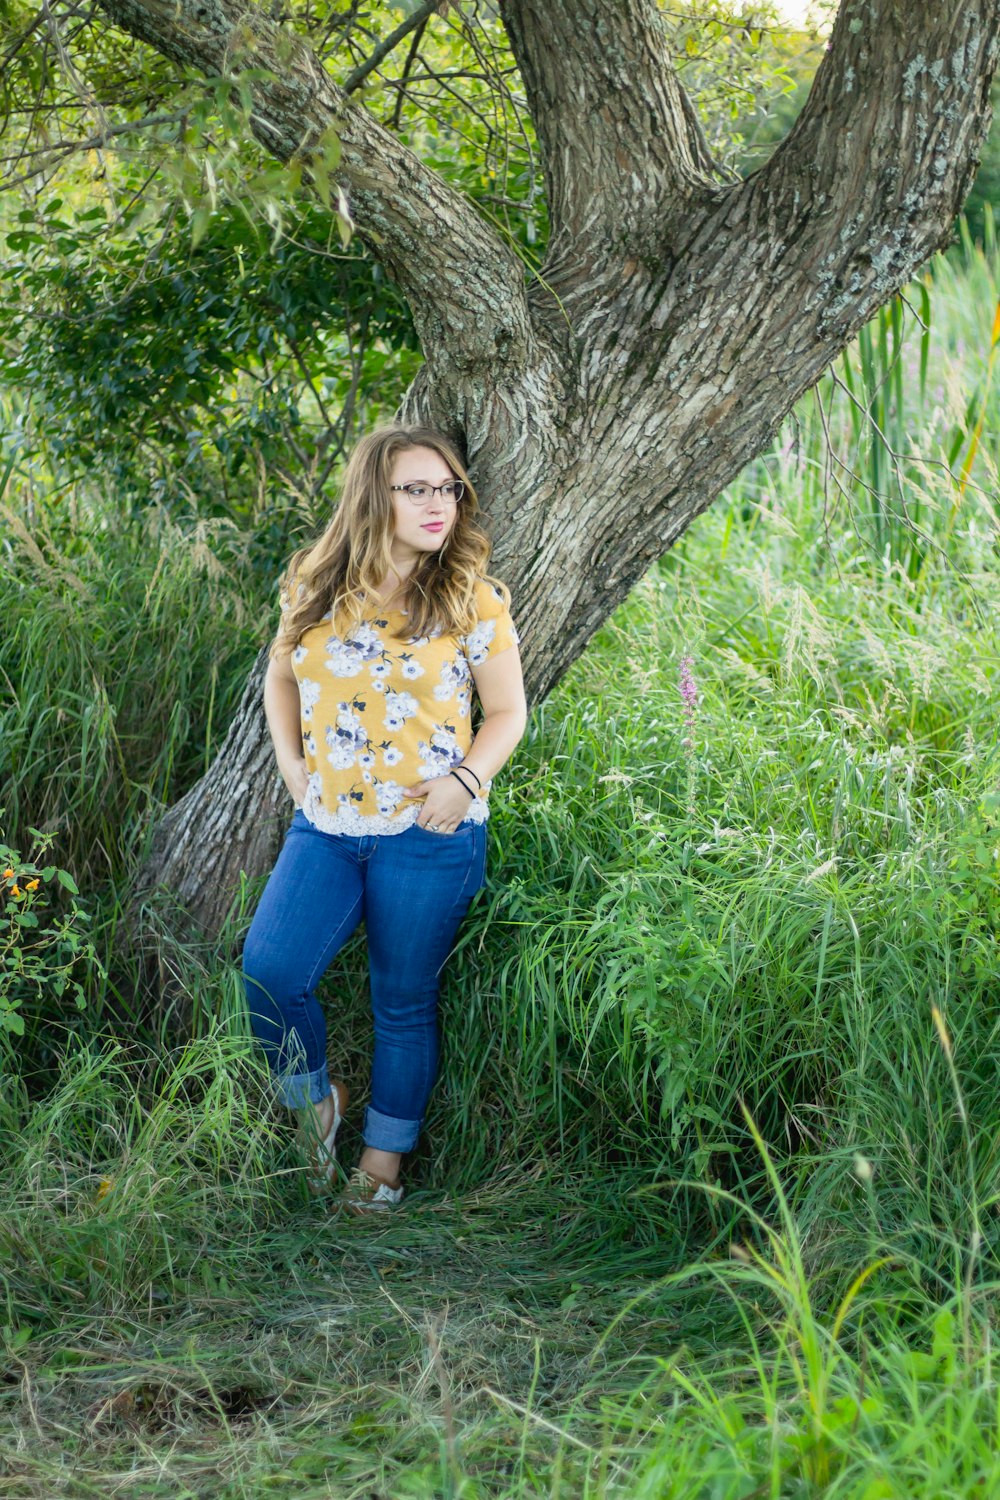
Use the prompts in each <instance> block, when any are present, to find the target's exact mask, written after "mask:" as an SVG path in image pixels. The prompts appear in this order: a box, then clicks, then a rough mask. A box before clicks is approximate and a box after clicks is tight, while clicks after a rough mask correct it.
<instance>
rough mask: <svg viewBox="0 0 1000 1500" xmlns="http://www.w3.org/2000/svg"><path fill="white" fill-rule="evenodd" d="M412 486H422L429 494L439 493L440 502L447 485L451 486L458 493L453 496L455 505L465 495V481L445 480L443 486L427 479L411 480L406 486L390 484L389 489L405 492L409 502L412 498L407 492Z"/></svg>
mask: <svg viewBox="0 0 1000 1500" xmlns="http://www.w3.org/2000/svg"><path fill="white" fill-rule="evenodd" d="M412 485H423V487H424V489H428V490H430V491H431V494H436V493H437V492H438V491H440V493H441V499H442V500H444V498H445V496H444V492H445V490H446V489H447V488H448V486H449V485H451V486H452V487H453V488H454V489H456V490H457V491H458V493H457V494H456V496H455V504H456V505H457V504H458V502H459V501H460V500H461V498H462V496H463V495H464V494H465V480H464V479H446V480H445V482H444V484H431V482H430V481H429V480H427V479H411V480H409V481H408V482H407V483H406V484H390V486H389V488H390V489H391V490H405V491H406V498H407V499H408V500H411V499H412V498H413V497H412V495H411V494H410V493H409V492H410V487H411V486H412Z"/></svg>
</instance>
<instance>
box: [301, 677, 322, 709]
mask: <svg viewBox="0 0 1000 1500" xmlns="http://www.w3.org/2000/svg"><path fill="white" fill-rule="evenodd" d="M319 694H320V684H319V683H318V682H313V680H312V679H311V678H310V677H303V678H302V679H301V681H300V682H299V699H300V701H301V703H302V717H303V718H304V719H311V718H312V712H313V709H314V708H315V707H316V704H317V703H318V702H319Z"/></svg>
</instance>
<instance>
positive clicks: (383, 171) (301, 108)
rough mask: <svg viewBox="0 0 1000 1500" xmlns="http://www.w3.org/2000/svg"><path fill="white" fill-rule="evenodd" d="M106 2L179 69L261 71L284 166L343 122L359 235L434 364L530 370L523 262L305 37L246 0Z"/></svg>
mask: <svg viewBox="0 0 1000 1500" xmlns="http://www.w3.org/2000/svg"><path fill="white" fill-rule="evenodd" d="M98 4H99V5H100V7H101V9H102V10H103V11H104V12H105V13H106V15H107V16H108V17H109V18H110V19H111V20H112V21H113V22H114V23H115V25H117V26H120V27H122V28H123V29H124V30H125V31H128V32H130V33H131V35H132V36H134V37H137V38H138V39H139V40H140V41H143V42H146V43H148V44H149V45H150V46H151V47H154V48H155V49H156V50H157V51H158V52H160V53H162V54H163V56H165V57H167V58H169V59H170V60H171V61H172V62H175V63H179V64H181V65H183V66H186V67H193V68H196V69H198V70H199V71H200V72H203V73H206V74H207V75H209V76H210V77H212V76H214V77H225V76H227V75H232V76H234V78H235V76H236V73H237V71H238V68H239V67H246V68H248V69H250V70H252V72H251V81H250V83H249V87H250V91H251V97H252V115H251V122H250V123H251V128H252V130H253V133H254V135H255V136H256V138H257V139H258V141H260V143H261V144H262V145H263V146H264V147H265V148H266V149H267V150H268V151H270V152H272V153H273V154H274V155H275V156H277V157H278V158H279V159H280V160H282V161H288V160H289V159H291V158H292V157H294V156H301V157H303V158H305V159H307V158H308V155H309V152H310V150H311V149H313V148H314V147H315V146H316V144H317V142H318V141H319V140H320V139H321V138H322V136H323V135H324V133H325V132H326V131H327V130H328V129H330V127H333V128H334V129H335V130H336V133H337V135H338V136H339V139H340V146H341V158H340V164H339V166H338V168H337V172H336V176H337V179H338V181H339V182H340V184H341V186H342V187H343V188H344V190H345V191H346V193H347V195H348V200H349V204H350V207H351V212H352V216H353V217H354V220H355V223H356V228H357V232H358V235H359V236H360V238H361V239H362V240H363V241H364V242H365V243H366V244H367V245H368V246H369V248H370V249H371V250H372V252H373V254H375V255H376V256H377V258H378V259H379V260H381V261H382V263H383V264H384V265H385V267H386V270H387V271H388V272H389V274H390V276H391V277H392V278H393V280H394V281H395V282H396V284H397V285H398V286H399V288H400V290H401V291H402V292H403V294H404V296H405V297H406V299H407V301H408V302H409V304H410V308H411V311H412V313H413V319H414V323H415V325H416V328H417V332H418V335H419V338H420V342H421V346H422V348H423V350H424V354H425V356H426V358H427V360H428V362H429V363H430V364H431V365H432V367H434V368H435V369H436V370H437V371H438V372H440V374H441V375H442V377H444V376H446V375H451V374H459V375H461V374H463V373H468V372H470V371H474V370H477V369H483V368H484V367H486V368H489V369H491V370H493V371H494V372H495V371H496V370H497V369H498V368H500V369H506V370H509V371H510V373H511V376H512V378H514V379H517V378H519V377H520V375H522V374H523V372H524V370H525V369H526V368H527V367H528V365H529V364H530V363H531V360H532V358H533V337H532V329H531V323H530V319H529V315H528V306H527V298H526V295H525V288H524V273H523V267H522V265H521V262H520V260H519V259H518V257H517V256H516V254H515V253H514V252H513V251H512V250H511V249H509V248H508V246H506V245H505V244H504V243H503V242H502V240H501V239H500V238H499V237H498V236H497V235H496V234H495V232H494V231H493V230H492V229H491V228H490V226H489V225H488V224H486V223H485V221H484V220H483V219H482V218H481V217H480V216H479V215H478V214H477V213H476V212H475V210H474V209H473V208H471V207H470V205H469V203H468V201H467V200H466V199H465V198H464V197H463V196H462V195H461V194H460V193H458V192H456V191H455V190H454V189H452V188H451V187H449V186H448V184H447V183H445V182H444V180H443V179H442V178H441V176H440V175H439V174H438V173H436V172H434V171H432V170H431V169H429V168H428V167H426V166H425V165H424V163H423V162H422V161H421V160H420V158H419V157H418V156H416V155H415V153H414V152H412V151H411V150H409V148H408V147H407V146H405V145H404V144H403V143H402V142H401V141H399V140H397V139H396V137H395V136H393V135H392V134H391V132H390V131H388V130H385V129H384V128H383V127H382V126H381V125H380V124H379V123H378V122H377V121H376V120H375V119H374V118H373V117H372V116H371V115H370V114H369V112H368V111H367V110H366V109H364V107H363V106H361V105H359V104H358V103H357V102H356V101H353V100H350V99H349V98H348V97H347V95H346V94H345V93H344V90H343V89H342V88H340V87H339V86H338V85H337V84H336V83H335V82H334V81H333V80H332V79H331V78H330V77H329V76H328V75H327V73H326V72H325V70H324V69H323V66H322V64H321V63H320V61H319V59H318V58H317V57H316V55H315V53H314V52H313V51H312V50H311V49H310V48H309V47H308V46H307V45H306V44H305V43H304V42H303V41H302V40H301V39H299V38H298V37H296V36H295V35H294V34H293V33H291V32H289V31H286V30H284V29H283V28H282V27H281V26H279V25H277V24H276V23H275V22H273V21H271V20H270V19H269V18H268V17H267V16H266V15H265V14H264V13H263V12H262V11H260V10H259V9H255V8H254V9H251V8H248V7H246V6H245V5H241V4H240V3H239V0H98ZM470 272H471V273H472V274H470Z"/></svg>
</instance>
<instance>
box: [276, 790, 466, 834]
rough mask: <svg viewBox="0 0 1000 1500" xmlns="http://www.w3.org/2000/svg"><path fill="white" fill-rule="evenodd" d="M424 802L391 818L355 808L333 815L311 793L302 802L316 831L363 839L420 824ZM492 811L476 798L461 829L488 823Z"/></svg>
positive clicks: (460, 825)
mask: <svg viewBox="0 0 1000 1500" xmlns="http://www.w3.org/2000/svg"><path fill="white" fill-rule="evenodd" d="M422 806H423V803H422V802H414V803H413V804H412V806H410V807H407V808H405V809H404V810H403V811H402V812H399V813H393V814H392V815H391V816H388V815H386V814H385V813H359V812H357V811H356V810H355V809H354V808H353V807H339V808H338V809H337V811H336V812H335V813H332V812H330V811H329V810H328V809H327V808H325V807H324V806H323V804H322V803H321V802H320V801H319V798H318V797H315V796H313V795H312V794H311V793H310V792H307V793H306V796H305V798H304V800H303V802H302V812H303V814H304V815H305V817H307V818H308V819H309V822H310V823H312V824H313V825H314V826H315V827H316V828H319V829H320V830H321V831H322V832H323V833H348V834H351V835H352V837H354V838H364V837H366V836H368V835H371V834H376V833H377V834H383V833H403V832H405V830H406V829H407V828H409V827H410V826H411V825H412V824H413V823H415V822H416V821H417V816H418V814H419V812H420V809H421V807H422ZM489 815H490V810H489V806H488V805H487V803H486V801H485V799H484V798H482V797H473V799H472V802H471V803H470V804H469V811H468V812H467V813H466V815H465V817H464V818H463V819H462V821H461V823H459V825H458V826H459V828H461V827H462V826H463V825H464V824H466V823H485V822H486V820H487V819H488V818H489Z"/></svg>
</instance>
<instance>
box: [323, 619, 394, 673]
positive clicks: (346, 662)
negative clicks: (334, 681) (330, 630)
mask: <svg viewBox="0 0 1000 1500" xmlns="http://www.w3.org/2000/svg"><path fill="white" fill-rule="evenodd" d="M326 651H327V652H328V655H327V658H326V662H325V666H326V668H327V670H328V671H330V672H332V673H333V675H334V677H357V675H358V673H359V672H360V671H361V669H362V667H364V665H365V663H366V662H370V661H374V660H375V659H376V658H377V657H379V656H381V655H382V642H381V640H380V639H379V636H378V634H377V633H376V631H375V630H374V629H373V628H372V626H371V625H366V624H365V623H364V622H363V621H362V623H361V624H360V625H355V626H353V628H352V630H351V634H350V635H349V636H346V637H345V638H344V639H343V640H341V638H340V636H339V635H331V636H330V638H329V640H328V641H327V643H326Z"/></svg>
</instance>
